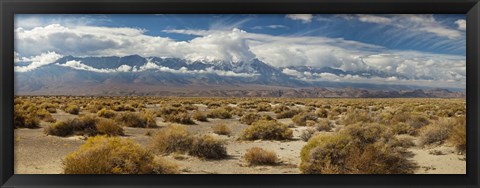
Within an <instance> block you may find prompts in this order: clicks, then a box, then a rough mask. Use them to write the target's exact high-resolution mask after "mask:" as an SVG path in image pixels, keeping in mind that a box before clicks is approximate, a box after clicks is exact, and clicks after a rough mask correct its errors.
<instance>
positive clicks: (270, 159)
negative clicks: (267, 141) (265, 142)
mask: <svg viewBox="0 0 480 188" xmlns="http://www.w3.org/2000/svg"><path fill="white" fill-rule="evenodd" d="M243 158H244V159H245V160H246V161H247V162H248V164H249V165H250V166H254V165H275V164H277V163H278V157H277V154H275V152H273V151H267V150H264V149H262V148H259V147H253V148H250V149H248V150H247V153H245V155H244V156H243Z"/></svg>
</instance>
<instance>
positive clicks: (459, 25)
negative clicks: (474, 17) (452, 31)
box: [455, 19, 467, 31]
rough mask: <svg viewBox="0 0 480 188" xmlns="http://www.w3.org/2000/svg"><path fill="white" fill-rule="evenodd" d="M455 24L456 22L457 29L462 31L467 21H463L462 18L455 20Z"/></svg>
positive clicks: (465, 28) (465, 27)
mask: <svg viewBox="0 0 480 188" xmlns="http://www.w3.org/2000/svg"><path fill="white" fill-rule="evenodd" d="M455 24H457V27H458V29H459V30H462V31H465V30H467V21H465V20H464V19H459V20H457V21H455Z"/></svg>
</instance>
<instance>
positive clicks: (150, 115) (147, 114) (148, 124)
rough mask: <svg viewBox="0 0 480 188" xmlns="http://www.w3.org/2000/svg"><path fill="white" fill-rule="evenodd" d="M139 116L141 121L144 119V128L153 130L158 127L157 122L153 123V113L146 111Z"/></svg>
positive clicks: (154, 115)
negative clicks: (141, 118)
mask: <svg viewBox="0 0 480 188" xmlns="http://www.w3.org/2000/svg"><path fill="white" fill-rule="evenodd" d="M140 115H141V116H142V117H143V119H145V121H146V126H145V127H147V128H155V127H158V126H157V121H155V118H156V114H155V112H153V111H151V110H146V111H142V112H140Z"/></svg>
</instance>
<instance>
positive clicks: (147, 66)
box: [56, 60, 258, 77]
mask: <svg viewBox="0 0 480 188" xmlns="http://www.w3.org/2000/svg"><path fill="white" fill-rule="evenodd" d="M56 65H58V66H63V67H70V68H73V69H76V70H84V71H91V72H99V73H119V72H143V71H147V70H155V71H160V72H169V73H175V74H216V75H219V76H230V77H252V76H257V75H258V74H249V73H235V72H233V71H223V70H215V69H213V68H211V67H209V68H207V69H205V70H188V69H187V68H186V67H182V68H180V69H178V70H177V69H172V68H168V67H163V66H159V65H157V64H155V63H153V62H152V61H151V60H148V62H147V63H146V64H145V65H142V66H140V67H138V68H137V67H131V66H128V65H121V66H119V67H118V68H116V69H98V68H95V67H92V66H88V65H85V64H83V63H82V62H81V61H75V60H72V61H67V62H66V63H64V64H59V63H57V64H56Z"/></svg>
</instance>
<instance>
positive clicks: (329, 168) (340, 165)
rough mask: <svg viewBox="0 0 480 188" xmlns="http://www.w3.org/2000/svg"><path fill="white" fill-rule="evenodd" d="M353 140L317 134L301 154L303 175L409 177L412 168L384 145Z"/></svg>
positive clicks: (413, 166)
mask: <svg viewBox="0 0 480 188" xmlns="http://www.w3.org/2000/svg"><path fill="white" fill-rule="evenodd" d="M356 140H357V138H355V136H352V135H349V134H345V133H339V134H333V135H332V134H319V135H317V136H315V137H313V138H311V139H310V140H309V141H308V143H307V145H306V146H304V147H303V148H302V151H301V160H302V162H301V164H300V170H301V171H302V173H305V174H409V173H413V171H414V168H415V164H413V163H412V162H410V161H408V160H407V159H405V158H404V157H403V156H402V155H400V154H399V153H397V152H395V150H394V149H393V148H391V147H388V146H387V145H386V144H385V143H383V142H374V143H361V142H357V141H356Z"/></svg>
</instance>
